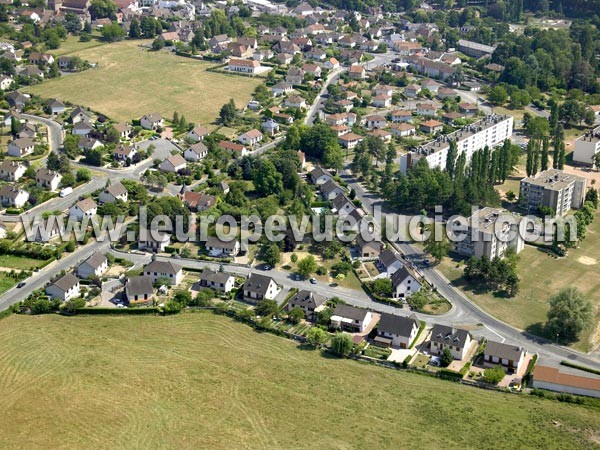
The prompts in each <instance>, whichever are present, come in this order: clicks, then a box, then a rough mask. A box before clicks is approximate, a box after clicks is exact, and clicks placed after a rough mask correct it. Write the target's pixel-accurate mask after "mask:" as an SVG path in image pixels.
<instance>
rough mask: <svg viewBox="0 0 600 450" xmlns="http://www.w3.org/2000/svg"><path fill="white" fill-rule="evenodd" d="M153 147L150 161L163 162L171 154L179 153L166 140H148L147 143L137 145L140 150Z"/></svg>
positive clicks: (177, 149)
mask: <svg viewBox="0 0 600 450" xmlns="http://www.w3.org/2000/svg"><path fill="white" fill-rule="evenodd" d="M151 145H152V146H154V151H153V152H152V159H160V160H163V159H165V158H168V157H169V156H171V154H172V152H180V149H179V147H177V146H176V145H175V144H173V143H172V142H171V141H169V140H168V139H163V138H159V139H154V140H152V139H148V140H147V141H143V142H140V143H139V147H140V148H141V149H142V150H148V148H149V147H150V146H151Z"/></svg>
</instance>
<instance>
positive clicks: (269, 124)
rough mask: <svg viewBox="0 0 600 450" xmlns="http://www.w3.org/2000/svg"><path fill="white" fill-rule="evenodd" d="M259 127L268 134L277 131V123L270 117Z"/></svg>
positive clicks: (270, 134) (272, 134)
mask: <svg viewBox="0 0 600 450" xmlns="http://www.w3.org/2000/svg"><path fill="white" fill-rule="evenodd" d="M260 128H261V130H263V131H264V132H265V134H267V135H268V136H275V135H276V134H277V133H279V124H278V123H277V122H275V121H274V120H273V119H270V118H269V119H267V120H265V121H264V122H263V123H261V124H260Z"/></svg>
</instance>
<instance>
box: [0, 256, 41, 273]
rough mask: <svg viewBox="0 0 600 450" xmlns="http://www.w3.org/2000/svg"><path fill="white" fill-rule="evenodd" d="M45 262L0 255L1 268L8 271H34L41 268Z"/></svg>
mask: <svg viewBox="0 0 600 450" xmlns="http://www.w3.org/2000/svg"><path fill="white" fill-rule="evenodd" d="M44 262H45V261H42V260H39V259H33V258H26V257H24V256H15V255H0V267H6V268H8V269H22V270H33V269H35V268H36V267H40V266H41V265H42V264H44Z"/></svg>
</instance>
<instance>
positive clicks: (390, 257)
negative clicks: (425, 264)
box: [377, 249, 404, 278]
mask: <svg viewBox="0 0 600 450" xmlns="http://www.w3.org/2000/svg"><path fill="white" fill-rule="evenodd" d="M377 267H378V268H379V270H380V271H381V272H382V273H385V275H386V276H387V277H388V278H390V277H391V276H392V275H393V274H394V273H396V272H397V271H398V270H400V269H402V268H403V267H404V264H403V263H402V260H401V259H400V255H398V253H396V252H395V251H393V250H390V249H386V250H384V251H383V252H381V254H380V255H379V259H378V260H377Z"/></svg>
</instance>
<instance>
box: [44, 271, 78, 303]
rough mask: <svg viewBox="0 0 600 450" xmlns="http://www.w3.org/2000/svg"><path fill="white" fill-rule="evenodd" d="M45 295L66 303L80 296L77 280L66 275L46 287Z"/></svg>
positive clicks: (70, 275) (71, 275)
mask: <svg viewBox="0 0 600 450" xmlns="http://www.w3.org/2000/svg"><path fill="white" fill-rule="evenodd" d="M46 295H48V296H49V297H50V298H57V299H59V300H62V301H63V302H67V301H69V300H71V299H72V298H77V297H79V295H80V289H79V278H77V277H76V276H75V275H73V274H71V273H68V274H66V275H64V276H63V277H61V278H59V279H58V280H56V281H55V282H54V283H52V284H51V285H49V286H48V287H46Z"/></svg>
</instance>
